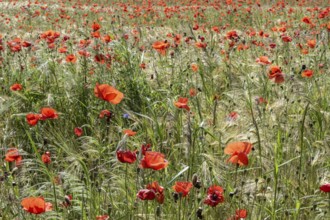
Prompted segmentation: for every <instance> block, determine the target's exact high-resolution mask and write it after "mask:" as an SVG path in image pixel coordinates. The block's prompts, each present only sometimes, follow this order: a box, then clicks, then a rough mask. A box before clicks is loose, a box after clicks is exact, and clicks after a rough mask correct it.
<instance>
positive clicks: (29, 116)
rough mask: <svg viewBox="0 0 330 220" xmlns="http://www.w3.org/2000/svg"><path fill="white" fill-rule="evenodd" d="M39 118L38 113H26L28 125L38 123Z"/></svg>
mask: <svg viewBox="0 0 330 220" xmlns="http://www.w3.org/2000/svg"><path fill="white" fill-rule="evenodd" d="M40 118H41V115H40V114H33V113H29V114H27V115H26V120H27V123H28V124H29V125H30V126H35V125H36V124H37V123H38V121H39V119H40Z"/></svg>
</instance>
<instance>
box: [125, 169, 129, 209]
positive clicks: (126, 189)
mask: <svg viewBox="0 0 330 220" xmlns="http://www.w3.org/2000/svg"><path fill="white" fill-rule="evenodd" d="M125 166H126V168H125V192H126V203H127V204H126V213H128V192H127V191H128V187H127V171H128V166H127V163H126V164H125Z"/></svg>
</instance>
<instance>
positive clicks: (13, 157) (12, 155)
mask: <svg viewBox="0 0 330 220" xmlns="http://www.w3.org/2000/svg"><path fill="white" fill-rule="evenodd" d="M5 160H6V161H8V162H14V161H15V164H16V166H19V165H20V164H21V161H22V156H21V155H20V153H19V151H18V150H17V149H16V148H11V149H9V150H7V153H6V158H5Z"/></svg>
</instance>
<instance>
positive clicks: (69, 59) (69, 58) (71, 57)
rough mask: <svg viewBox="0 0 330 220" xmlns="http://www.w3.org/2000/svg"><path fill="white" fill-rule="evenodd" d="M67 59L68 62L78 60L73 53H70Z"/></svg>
mask: <svg viewBox="0 0 330 220" xmlns="http://www.w3.org/2000/svg"><path fill="white" fill-rule="evenodd" d="M65 61H66V62H68V63H75V62H76V61H77V57H76V56H75V55H73V54H69V55H67V56H66V58H65Z"/></svg>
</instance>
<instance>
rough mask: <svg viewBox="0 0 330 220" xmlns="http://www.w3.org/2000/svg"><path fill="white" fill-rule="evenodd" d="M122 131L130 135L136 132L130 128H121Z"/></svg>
mask: <svg viewBox="0 0 330 220" xmlns="http://www.w3.org/2000/svg"><path fill="white" fill-rule="evenodd" d="M123 133H124V134H126V135H127V136H130V137H131V136H134V135H136V132H135V131H132V130H131V129H125V130H123Z"/></svg>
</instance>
